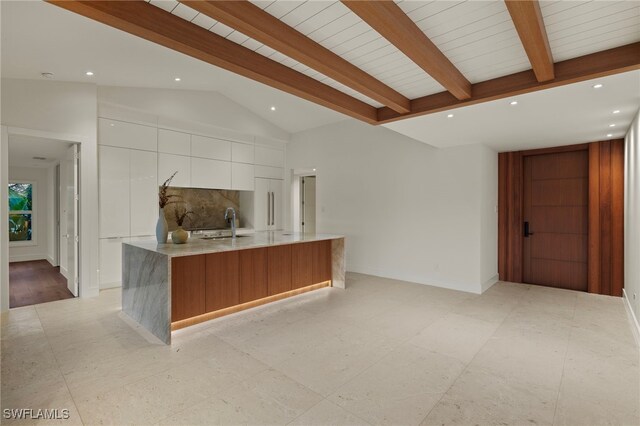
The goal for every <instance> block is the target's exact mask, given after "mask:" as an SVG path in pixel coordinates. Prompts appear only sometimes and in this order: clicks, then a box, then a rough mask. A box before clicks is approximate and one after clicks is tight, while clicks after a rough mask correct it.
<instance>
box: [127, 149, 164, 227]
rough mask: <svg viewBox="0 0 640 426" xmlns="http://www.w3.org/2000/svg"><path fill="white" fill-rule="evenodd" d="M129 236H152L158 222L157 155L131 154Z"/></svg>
mask: <svg viewBox="0 0 640 426" xmlns="http://www.w3.org/2000/svg"><path fill="white" fill-rule="evenodd" d="M130 155H131V169H130V170H131V174H130V176H131V179H130V182H131V185H130V187H131V235H132V236H142V235H153V234H154V232H155V228H156V222H157V220H158V176H157V174H158V173H157V168H158V154H156V153H155V152H148V151H135V150H132V151H131V153H130Z"/></svg>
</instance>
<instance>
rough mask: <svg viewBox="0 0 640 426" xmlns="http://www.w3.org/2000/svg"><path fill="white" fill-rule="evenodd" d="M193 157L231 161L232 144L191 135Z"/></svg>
mask: <svg viewBox="0 0 640 426" xmlns="http://www.w3.org/2000/svg"><path fill="white" fill-rule="evenodd" d="M191 156H192V157H199V158H210V159H212V160H224V161H231V142H229V141H224V140H222V139H214V138H207V137H204V136H198V135H191Z"/></svg>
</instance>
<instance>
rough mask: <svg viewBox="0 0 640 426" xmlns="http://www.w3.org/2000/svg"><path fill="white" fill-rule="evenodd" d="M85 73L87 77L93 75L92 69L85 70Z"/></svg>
mask: <svg viewBox="0 0 640 426" xmlns="http://www.w3.org/2000/svg"><path fill="white" fill-rule="evenodd" d="M85 74H86V75H88V76H89V77H91V76H92V75H93V71H87V72H85Z"/></svg>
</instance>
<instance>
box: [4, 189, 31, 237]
mask: <svg viewBox="0 0 640 426" xmlns="http://www.w3.org/2000/svg"><path fill="white" fill-rule="evenodd" d="M34 186H35V185H34V184H33V183H28V182H12V183H9V242H10V243H11V244H12V245H23V244H27V245H28V244H30V243H34V242H35V233H34V231H35V230H34V227H33V219H34V214H33V204H34V203H33V199H34V189H35V188H34Z"/></svg>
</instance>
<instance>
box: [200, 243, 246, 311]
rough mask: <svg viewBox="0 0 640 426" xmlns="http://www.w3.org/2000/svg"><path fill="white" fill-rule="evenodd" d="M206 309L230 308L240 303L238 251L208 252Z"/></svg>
mask: <svg viewBox="0 0 640 426" xmlns="http://www.w3.org/2000/svg"><path fill="white" fill-rule="evenodd" d="M206 256H207V267H206V270H207V272H206V277H207V278H206V291H205V294H206V310H207V312H213V311H217V310H218V309H224V308H228V307H230V306H235V305H237V304H238V303H240V284H239V272H240V269H239V268H240V266H239V265H240V261H239V254H238V252H237V251H226V252H222V253H212V254H207V255H206Z"/></svg>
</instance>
